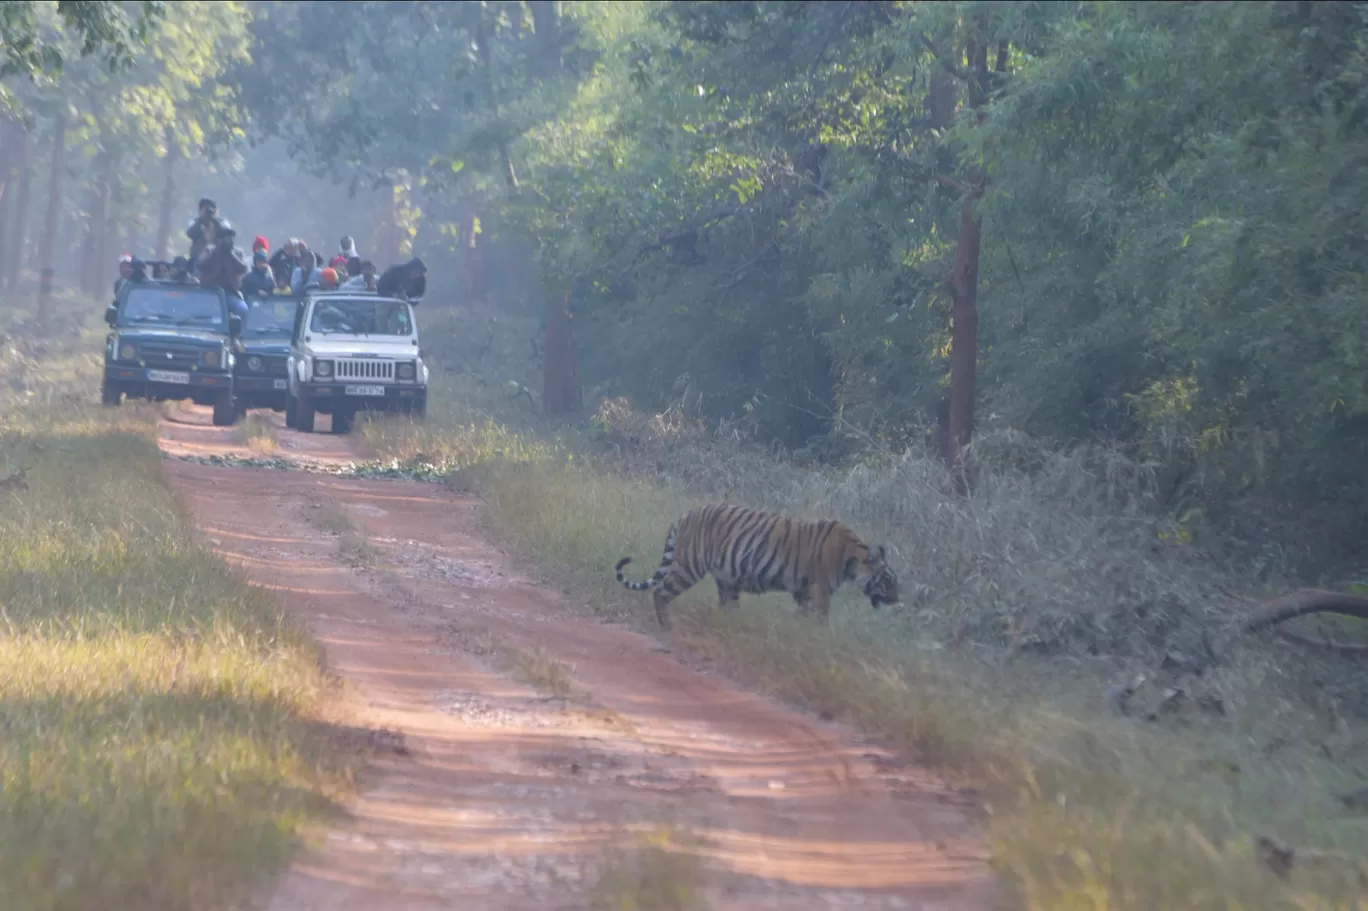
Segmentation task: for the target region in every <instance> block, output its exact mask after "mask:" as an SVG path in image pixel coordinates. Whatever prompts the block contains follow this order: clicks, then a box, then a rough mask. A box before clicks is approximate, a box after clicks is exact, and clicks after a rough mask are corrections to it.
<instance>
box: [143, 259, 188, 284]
mask: <svg viewBox="0 0 1368 911" xmlns="http://www.w3.org/2000/svg"><path fill="white" fill-rule="evenodd" d="M135 262H136V260H135ZM171 280H172V281H173V282H180V283H181V284H183V285H198V284H199V279H198V278H196V277H195V275H194V273H193V272H192V271H191V269H190V259H189V257H186V256H177V257H176V258H175V259H173V260H171Z"/></svg>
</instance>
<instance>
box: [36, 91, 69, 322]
mask: <svg viewBox="0 0 1368 911" xmlns="http://www.w3.org/2000/svg"><path fill="white" fill-rule="evenodd" d="M66 134H67V118H66V112H64V111H63V112H61V113H59V114H58V115H57V120H56V122H54V123H53V125H52V172H51V177H50V178H49V180H48V199H47V217H46V218H45V219H44V221H43V242H42V246H41V247H39V248H38V268H39V270H40V271H39V283H38V314H37V316H38V319H37V322H38V323H39V324H40V325H43V324H45V323H46V321H47V316H48V309H49V308H50V307H51V305H52V286H53V281H54V279H55V277H56V268H57V262H56V257H57V221H58V217H59V216H60V215H61V213H62V171H63V168H64V167H65V159H66Z"/></svg>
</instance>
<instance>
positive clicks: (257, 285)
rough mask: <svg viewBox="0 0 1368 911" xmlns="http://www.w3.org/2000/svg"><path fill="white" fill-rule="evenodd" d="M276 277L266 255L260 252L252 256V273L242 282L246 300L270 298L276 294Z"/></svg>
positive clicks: (243, 294)
mask: <svg viewBox="0 0 1368 911" xmlns="http://www.w3.org/2000/svg"><path fill="white" fill-rule="evenodd" d="M275 285H276V283H275V276H274V275H272V274H271V267H270V265H269V264H268V263H267V262H266V254H265V253H264V252H263V251H261V250H258V251H257V252H255V253H253V254H252V271H251V272H248V273H247V276H246V277H245V278H244V279H243V280H242V296H243V297H245V298H249V299H250V298H253V297H270V296H271V295H272V294H274V293H275Z"/></svg>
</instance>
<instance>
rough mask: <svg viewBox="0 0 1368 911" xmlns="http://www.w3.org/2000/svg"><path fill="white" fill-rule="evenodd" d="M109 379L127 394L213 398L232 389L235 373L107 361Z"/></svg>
mask: <svg viewBox="0 0 1368 911" xmlns="http://www.w3.org/2000/svg"><path fill="white" fill-rule="evenodd" d="M104 378H105V383H106V384H107V385H109V386H111V387H117V388H118V389H119V391H121V392H123V393H124V394H125V395H128V396H133V397H142V398H158V399H188V398H195V399H205V400H211V399H212V398H213V396H214V394H215V393H217V392H219V391H221V390H225V389H226V390H229V391H231V390H232V388H233V375H232V374H231V373H229V372H227V371H226V370H159V369H157V368H155V367H138V366H133V365H128V366H124V365H121V364H105V372H104Z"/></svg>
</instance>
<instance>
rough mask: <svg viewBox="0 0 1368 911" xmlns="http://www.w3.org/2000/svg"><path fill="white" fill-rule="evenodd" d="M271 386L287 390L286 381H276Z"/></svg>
mask: <svg viewBox="0 0 1368 911" xmlns="http://www.w3.org/2000/svg"><path fill="white" fill-rule="evenodd" d="M271 385H272V386H273V387H274V388H276V389H284V388H285V381H284V380H276V381H275V382H273V383H272V384H271Z"/></svg>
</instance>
